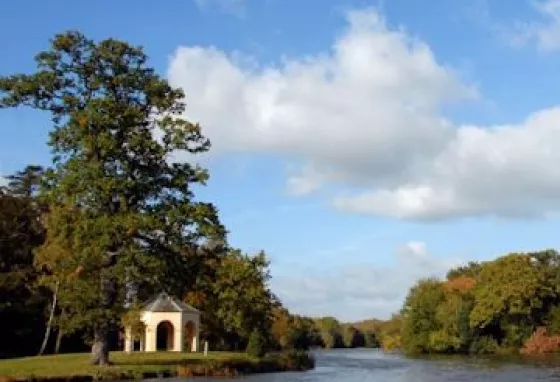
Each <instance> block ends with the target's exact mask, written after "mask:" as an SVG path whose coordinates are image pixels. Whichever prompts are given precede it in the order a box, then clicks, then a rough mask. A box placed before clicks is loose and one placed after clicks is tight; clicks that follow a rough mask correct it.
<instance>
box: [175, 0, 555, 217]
mask: <svg viewBox="0 0 560 382" xmlns="http://www.w3.org/2000/svg"><path fill="white" fill-rule="evenodd" d="M169 79H170V81H171V83H172V84H173V85H175V86H181V87H183V88H184V89H185V90H186V93H187V105H188V114H189V115H188V117H189V118H191V119H193V120H196V121H199V122H201V124H202V126H203V129H204V132H205V134H206V135H208V136H209V138H210V139H211V140H212V142H213V146H214V150H213V151H214V152H222V153H225V152H232V151H243V152H266V153H272V154H275V155H278V156H281V157H283V158H287V159H290V160H297V161H299V162H300V164H301V167H300V169H299V172H298V173H296V174H292V175H291V176H290V178H289V179H288V180H287V186H288V189H289V191H290V192H291V193H292V194H295V195H303V194H306V193H311V192H314V191H317V190H318V189H320V188H321V187H325V186H333V185H334V186H338V187H335V188H334V189H340V186H342V187H345V188H346V192H344V193H340V192H342V191H339V193H338V194H336V195H335V197H334V198H333V205H334V206H335V207H336V208H339V209H341V210H344V211H351V212H359V213H368V214H376V215H386V216H393V217H400V218H407V219H443V218H451V217H458V216H473V215H487V214H488V215H498V216H502V217H512V216H524V217H526V216H541V215H544V214H546V213H548V212H555V211H557V210H558V209H559V208H560V200H559V198H558V195H560V170H556V168H557V167H556V166H555V165H554V163H558V161H559V160H560V151H558V150H556V147H557V146H558V145H559V144H560V109H555V108H551V109H547V110H542V111H540V112H536V113H534V114H533V115H531V116H529V117H528V118H527V119H526V120H525V121H523V122H521V123H519V124H515V125H507V126H458V125H457V124H455V123H453V122H452V121H450V120H447V119H445V118H444V117H442V113H441V108H442V106H443V105H444V104H445V103H447V102H450V101H453V100H455V101H457V100H465V99H472V98H473V97H477V92H476V90H475V89H474V88H473V87H472V86H469V85H467V84H464V83H463V82H462V81H461V80H460V78H458V76H457V75H456V73H454V71H453V70H452V69H451V68H447V67H445V66H443V65H442V64H441V63H439V62H438V61H437V60H436V58H435V56H434V53H433V52H432V51H431V50H430V48H429V46H428V45H427V44H425V43H424V42H422V41H419V40H418V39H414V38H411V37H410V36H408V35H407V34H406V32H405V31H404V30H402V29H398V30H397V29H391V28H389V27H388V26H387V24H386V22H385V20H384V19H383V18H382V16H381V15H380V14H379V13H377V12H376V11H374V10H367V11H353V12H350V13H349V14H348V28H347V29H346V30H345V31H344V33H342V34H341V35H340V36H338V38H337V39H336V40H335V41H334V43H333V45H332V48H331V50H330V51H329V52H327V53H324V54H317V55H312V56H307V57H303V58H299V59H296V58H290V59H288V58H286V59H284V60H283V62H282V63H281V64H278V65H268V66H264V67H259V66H258V65H256V64H255V62H254V61H253V60H251V58H250V57H244V56H242V55H240V54H239V53H235V54H232V55H227V54H225V53H224V52H222V51H220V50H218V49H216V48H214V47H206V48H205V47H181V48H179V49H177V51H176V53H175V55H174V57H173V59H172V61H171V63H170V67H169Z"/></svg>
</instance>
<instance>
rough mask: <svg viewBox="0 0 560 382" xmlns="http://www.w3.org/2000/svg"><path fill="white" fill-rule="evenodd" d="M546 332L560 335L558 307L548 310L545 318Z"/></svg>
mask: <svg viewBox="0 0 560 382" xmlns="http://www.w3.org/2000/svg"><path fill="white" fill-rule="evenodd" d="M547 323H548V331H549V333H550V334H556V335H560V305H558V306H555V307H554V308H552V309H551V310H550V313H549V314H548V317H547Z"/></svg>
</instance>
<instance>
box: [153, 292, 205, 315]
mask: <svg viewBox="0 0 560 382" xmlns="http://www.w3.org/2000/svg"><path fill="white" fill-rule="evenodd" d="M142 310H143V311H145V312H190V313H200V311H199V310H198V309H196V308H193V307H192V306H190V305H188V304H185V303H184V302H183V301H181V300H179V299H177V298H175V297H173V296H170V295H168V294H167V293H165V292H161V293H160V294H158V295H156V296H154V297H152V298H151V299H149V300H148V301H147V302H146V303H145V304H144V307H143V308H142Z"/></svg>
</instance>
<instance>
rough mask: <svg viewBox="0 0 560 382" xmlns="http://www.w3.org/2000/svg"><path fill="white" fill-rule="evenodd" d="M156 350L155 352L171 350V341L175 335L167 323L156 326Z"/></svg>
mask: <svg viewBox="0 0 560 382" xmlns="http://www.w3.org/2000/svg"><path fill="white" fill-rule="evenodd" d="M156 336H157V338H156V349H157V350H173V348H174V344H173V340H174V338H175V333H174V330H173V324H171V322H169V321H162V322H160V323H159V324H158V326H157V333H156Z"/></svg>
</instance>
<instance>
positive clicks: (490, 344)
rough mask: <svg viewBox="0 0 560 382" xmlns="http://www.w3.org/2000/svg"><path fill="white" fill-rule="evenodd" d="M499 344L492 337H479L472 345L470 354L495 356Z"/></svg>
mask: <svg viewBox="0 0 560 382" xmlns="http://www.w3.org/2000/svg"><path fill="white" fill-rule="evenodd" d="M499 347H500V346H499V345H498V342H496V340H495V339H494V338H492V337H489V336H481V337H477V338H475V339H474V340H473V342H472V343H471V346H470V348H469V353H471V354H494V353H496V352H497V351H498V349H499Z"/></svg>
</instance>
